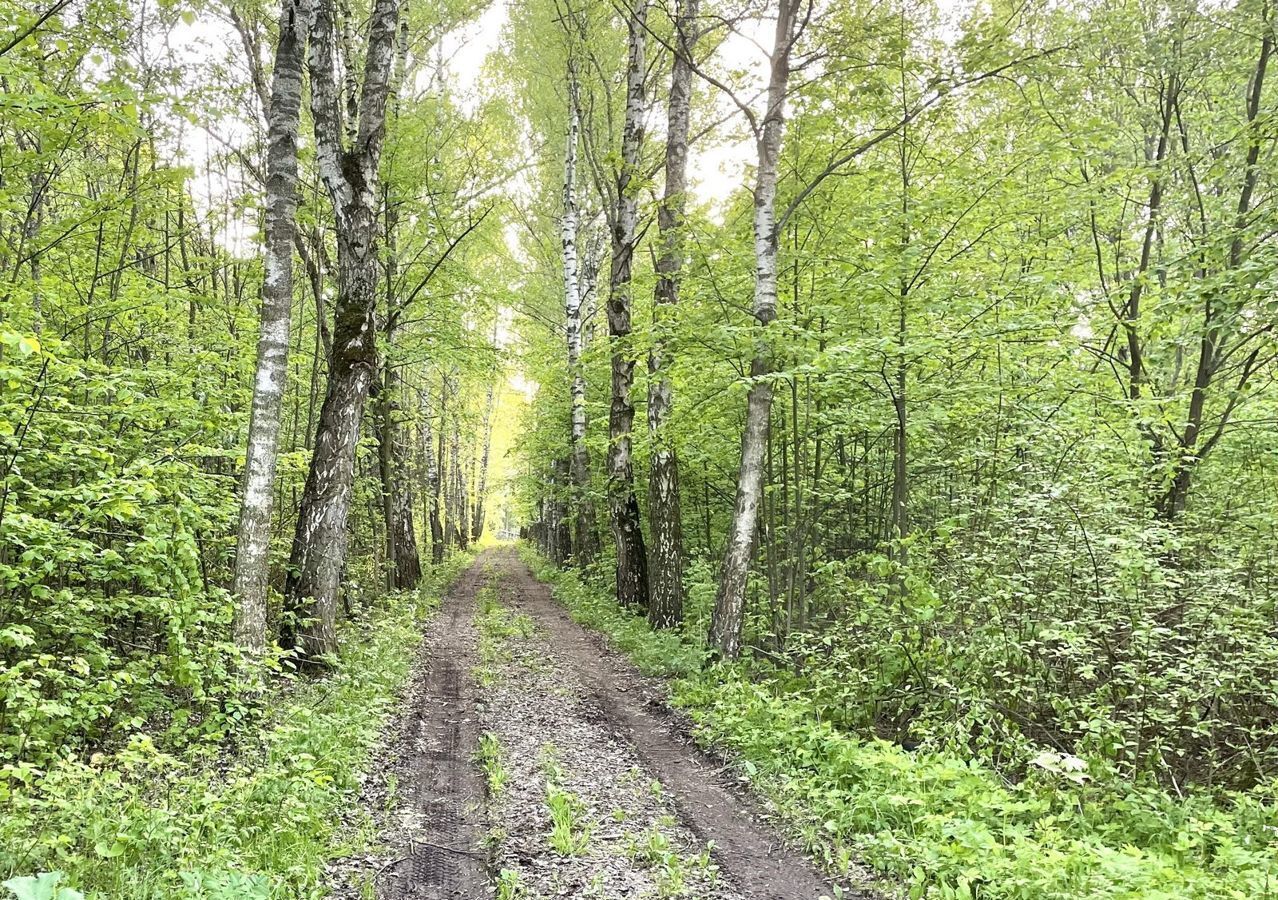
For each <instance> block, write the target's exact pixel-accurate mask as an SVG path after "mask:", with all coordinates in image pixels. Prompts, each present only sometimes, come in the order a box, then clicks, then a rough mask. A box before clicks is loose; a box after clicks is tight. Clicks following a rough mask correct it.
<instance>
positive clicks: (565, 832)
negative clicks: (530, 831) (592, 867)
mask: <svg viewBox="0 0 1278 900" xmlns="http://www.w3.org/2000/svg"><path fill="white" fill-rule="evenodd" d="M546 806H547V807H549V809H550V846H551V847H552V848H553V849H554V851H555V852H556V853H558V854H559V855H560V856H579V855H581V854H582V853H584V852H586V848H587V847H588V846H589V845H590V823H589V822H587V821H586V820H585V813H586V805H585V804H584V803H582V801H581V798H580V797H578V796H576V795H575V794H571V793H569V792H568V791H565V790H564V789H563V788H561V787H559V786H558V785H557V784H555V783H554V782H547V784H546Z"/></svg>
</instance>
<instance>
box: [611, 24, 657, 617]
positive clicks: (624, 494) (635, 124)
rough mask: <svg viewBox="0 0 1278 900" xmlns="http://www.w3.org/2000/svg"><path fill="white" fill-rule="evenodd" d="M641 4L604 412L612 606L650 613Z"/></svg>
mask: <svg viewBox="0 0 1278 900" xmlns="http://www.w3.org/2000/svg"><path fill="white" fill-rule="evenodd" d="M647 11H648V7H647V0H636V3H635V7H634V9H633V10H632V11H631V15H630V16H629V17H628V19H627V29H628V32H629V54H628V61H627V68H626V114H625V124H624V126H623V131H622V136H621V165H620V167H619V168H618V170H617V179H616V184H615V191H616V193H615V196H614V198H613V199H614V201H615V203H616V208H615V210H614V213H613V217H612V222H611V223H610V224H611V226H612V268H611V272H610V278H609V283H608V303H607V310H608V338H609V344H610V345H611V350H612V403H611V406H610V408H609V412H608V437H609V441H608V512H609V518H610V520H611V525H612V536H613V541H614V542H615V543H616V547H617V602H618V603H620V604H621V605H622V606H624V607H627V608H629V609H634V610H644V611H646V610H647V608H648V558H647V553H646V551H645V550H644V543H643V530H642V528H641V526H640V521H639V501H638V500H637V499H636V498H635V489H634V464H633V462H632V460H631V456H630V449H631V433H632V431H633V430H634V420H635V407H634V402H633V401H632V400H631V398H630V392H631V390H632V388H633V386H634V374H635V362H634V358H633V356H632V354H631V350H630V334H631V321H630V307H631V292H632V285H631V267H632V264H633V258H634V251H635V244H636V242H637V240H638V229H639V197H638V191H637V190H636V187H637V185H636V184H635V181H636V179H638V178H639V177H640V173H639V152H640V148H641V146H642V143H643V114H644V83H643V79H644V28H645V19H646V16H647Z"/></svg>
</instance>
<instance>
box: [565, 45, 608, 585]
mask: <svg viewBox="0 0 1278 900" xmlns="http://www.w3.org/2000/svg"><path fill="white" fill-rule="evenodd" d="M578 104H579V100H578V96H577V80H576V73H575V72H573V71H572V70H571V68H570V69H569V73H568V146H567V148H566V152H565V154H564V212H563V220H562V221H561V222H560V238H561V241H562V243H563V255H564V319H565V323H566V324H565V327H564V330H565V333H566V334H567V341H568V371H569V373H570V377H571V379H572V387H571V390H572V422H571V426H570V427H571V443H570V451H569V470H570V473H571V479H572V506H573V509H574V510H575V513H576V515H575V516H574V525H575V528H576V534H575V536H574V537H575V541H574V544H575V546H576V562H577V564H578V565H582V566H584V565H588V564H589V563H590V562H591V561H592V560H593V559H594V558H595V556H596V555H597V553H598V551H599V546H598V539H597V538H596V535H595V510H594V504H593V503H592V502H591V499H590V455H589V451H588V450H587V449H586V376H585V372H584V371H583V370H582V366H581V351H582V302H583V300H584V299H585V290H584V288H585V282H581V281H579V279H578V268H579V261H578V260H579V253H578V249H577V232H578V229H579V227H580V218H581V217H580V213H579V211H578V207H577V146H578V143H579V142H580V140H581V134H580V129H581V115H580V112H579V105H578Z"/></svg>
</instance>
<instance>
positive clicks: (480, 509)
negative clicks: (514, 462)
mask: <svg viewBox="0 0 1278 900" xmlns="http://www.w3.org/2000/svg"><path fill="white" fill-rule="evenodd" d="M495 396H496V394H495V391H494V386H493V385H492V384H489V385H488V399H487V400H486V401H485V403H484V452H483V455H482V456H481V457H480V458H479V480H478V482H477V483H476V485H475V520H474V522H473V523H472V526H471V531H470V539H471V540H472V541H478V540H479V539H480V538H481V537H483V536H484V497H485V495H486V494H487V493H488V455H489V454H490V453H491V452H492V449H493V401H494V398H495Z"/></svg>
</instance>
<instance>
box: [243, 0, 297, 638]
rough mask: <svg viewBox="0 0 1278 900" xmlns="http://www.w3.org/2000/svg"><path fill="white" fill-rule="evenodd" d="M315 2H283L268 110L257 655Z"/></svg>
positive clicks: (254, 453) (255, 477)
mask: <svg viewBox="0 0 1278 900" xmlns="http://www.w3.org/2000/svg"><path fill="white" fill-rule="evenodd" d="M310 18H311V4H310V0H284V3H283V8H282V9H281V10H280V37H279V44H278V45H277V46H276V48H275V72H274V75H273V76H272V79H271V98H270V108H269V111H268V112H267V118H268V134H267V142H268V148H267V159H266V169H267V171H266V257H265V277H264V279H263V283H262V320H261V329H260V333H259V336H258V341H257V375H256V377H255V379H254V382H253V408H252V412H251V414H250V417H249V434H248V449H247V452H246V454H245V465H244V485H243V499H242V500H241V504H240V528H239V539H238V542H237V545H236V552H235V579H234V583H233V584H234V586H233V590H234V592H235V594H236V595H237V596H238V597H239V602H238V603H237V605H236V607H235V619H234V623H233V625H232V632H233V635H234V638H235V643H236V644H238V645H239V646H240V647H241V648H242V649H243V650H244V651H245V652H247V653H248V654H250V655H252V656H258V655H260V654H261V652H262V651H263V650H264V649H265V647H266V610H267V584H268V581H269V576H270V550H271V518H272V513H273V511H274V497H275V464H276V459H277V456H278V445H279V434H280V408H281V401H282V400H283V397H284V386H285V383H286V382H287V381H288V337H289V318H290V313H291V311H292V307H293V239H294V235H295V233H296V217H297V132H298V123H299V121H300V120H301V108H302V60H303V57H304V56H305V51H306V38H307V31H308V29H309V28H310Z"/></svg>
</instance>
